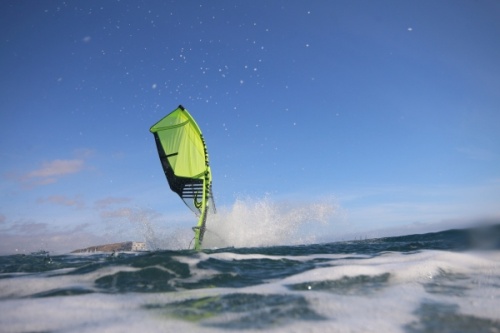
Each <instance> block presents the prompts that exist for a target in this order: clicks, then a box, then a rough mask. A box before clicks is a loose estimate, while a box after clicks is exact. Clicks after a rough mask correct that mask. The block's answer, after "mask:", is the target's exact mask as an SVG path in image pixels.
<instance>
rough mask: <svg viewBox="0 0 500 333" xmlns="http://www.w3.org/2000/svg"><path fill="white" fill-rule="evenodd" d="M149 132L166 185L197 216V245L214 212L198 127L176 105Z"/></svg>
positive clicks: (201, 240) (209, 176) (203, 142)
mask: <svg viewBox="0 0 500 333" xmlns="http://www.w3.org/2000/svg"><path fill="white" fill-rule="evenodd" d="M150 132H151V133H153V135H154V137H155V141H156V147H157V149H158V155H159V156H160V161H161V165H162V167H163V171H164V172H165V176H166V177H167V181H168V184H169V185H170V189H171V190H172V191H174V192H175V193H177V194H178V195H179V196H180V197H181V199H182V200H183V201H184V203H185V204H186V205H187V206H188V207H189V208H190V209H191V210H192V211H193V212H194V213H195V214H196V216H198V224H197V225H196V227H194V228H193V230H194V234H195V236H194V248H195V250H200V249H201V244H202V242H203V236H204V234H205V230H206V221H207V213H208V211H209V210H212V211H213V212H214V213H215V205H214V201H213V196H212V173H211V170H210V165H209V163H208V152H207V146H206V144H205V140H204V139H203V135H202V134H201V130H200V128H199V126H198V124H196V122H195V121H194V119H193V117H192V116H191V115H190V114H189V112H188V111H187V110H186V109H185V108H184V107H183V106H182V105H179V107H177V109H175V110H174V111H172V112H171V113H169V114H168V115H166V116H165V117H164V118H162V119H161V120H160V121H158V122H157V123H156V124H154V125H153V126H152V127H151V129H150Z"/></svg>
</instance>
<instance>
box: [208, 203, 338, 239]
mask: <svg viewBox="0 0 500 333" xmlns="http://www.w3.org/2000/svg"><path fill="white" fill-rule="evenodd" d="M337 208H338V205H337V204H336V203H335V201H334V200H333V199H326V200H324V201H321V202H315V203H288V202H274V201H272V200H271V199H270V198H268V197H265V198H263V199H252V198H246V199H238V200H236V202H235V203H234V204H233V205H232V206H231V207H222V208H219V209H218V211H217V214H215V215H211V216H210V217H209V220H208V223H207V225H208V227H207V232H206V233H205V238H204V241H203V247H205V248H214V247H229V246H234V247H260V246H277V245H296V244H311V243H314V242H315V241H316V239H317V237H318V236H319V235H320V234H321V233H322V229H323V228H324V227H326V226H327V225H328V224H329V222H330V221H331V220H332V219H333V218H334V217H335V215H336V212H337Z"/></svg>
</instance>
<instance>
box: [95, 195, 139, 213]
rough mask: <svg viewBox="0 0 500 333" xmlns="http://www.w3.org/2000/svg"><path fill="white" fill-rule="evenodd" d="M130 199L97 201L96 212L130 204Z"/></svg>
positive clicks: (112, 198)
mask: <svg viewBox="0 0 500 333" xmlns="http://www.w3.org/2000/svg"><path fill="white" fill-rule="evenodd" d="M131 200H132V199H130V198H125V197H106V198H104V199H100V200H97V201H96V202H95V207H96V208H97V209H98V210H103V209H108V208H109V207H110V206H113V205H118V204H123V203H127V202H130V201H131Z"/></svg>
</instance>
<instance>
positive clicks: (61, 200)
mask: <svg viewBox="0 0 500 333" xmlns="http://www.w3.org/2000/svg"><path fill="white" fill-rule="evenodd" d="M38 202H39V203H51V204H55V205H61V206H66V207H75V208H84V207H85V203H84V201H83V199H82V198H81V197H79V196H76V197H74V198H71V197H68V196H65V195H51V196H49V197H46V198H40V199H38Z"/></svg>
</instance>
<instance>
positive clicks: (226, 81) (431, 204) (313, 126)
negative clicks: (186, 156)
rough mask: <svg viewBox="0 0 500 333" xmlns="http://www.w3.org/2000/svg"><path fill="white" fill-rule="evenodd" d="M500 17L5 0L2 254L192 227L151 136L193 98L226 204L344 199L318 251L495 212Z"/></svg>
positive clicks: (412, 6) (457, 7)
mask: <svg viewBox="0 0 500 333" xmlns="http://www.w3.org/2000/svg"><path fill="white" fill-rule="evenodd" d="M498 17H500V4H499V3H498V2H497V1H479V2H477V1H438V2H436V1H289V0H287V1H285V0H283V1H262V0H257V1H229V0H228V1H105V2H103V1H2V2H1V3H0V22H1V23H0V25H1V29H0V43H1V51H0V57H1V61H0V69H1V73H2V74H1V75H0V88H1V89H0V112H1V113H0V117H1V118H0V120H1V121H0V133H1V134H0V135H1V140H0V154H1V155H0V156H1V159H2V163H1V164H0V177H1V178H0V189H1V191H0V231H1V232H0V238H1V239H0V243H2V245H0V252H2V253H13V252H15V251H18V252H19V251H31V250H37V249H42V248H43V249H47V250H54V251H68V250H72V249H74V248H75V247H84V246H90V245H95V243H101V242H110V241H125V240H132V239H131V238H136V239H134V240H141V239H140V238H141V237H143V236H142V235H141V232H142V231H140V230H139V229H141V228H142V227H137V226H138V225H142V226H144V225H148V228H152V229H155V230H157V232H156V234H157V235H158V234H161V233H160V231H159V230H162V228H164V227H165V228H170V227H176V228H177V227H178V228H186V229H189V227H190V226H191V225H192V224H194V223H195V218H194V217H193V216H192V215H191V213H190V212H189V211H188V210H187V208H186V207H185V206H184V205H183V204H182V202H181V201H180V199H178V198H177V197H176V196H175V194H173V193H171V192H170V191H169V189H168V185H167V183H166V180H165V179H164V175H163V172H162V170H161V166H160V163H159V160H158V156H157V153H156V148H155V144H154V140H153V136H152V135H151V134H150V133H149V127H150V126H151V125H153V124H154V123H155V122H156V121H158V120H159V119H160V118H161V117H163V116H164V115H166V114H167V113H169V112H170V111H172V110H173V109H175V108H176V107H177V105H179V104H182V105H184V106H185V107H186V108H187V109H188V110H189V111H190V112H191V114H192V115H193V116H194V117H195V119H196V120H197V121H198V124H199V125H200V127H201V129H202V131H203V132H204V136H205V138H206V141H207V145H208V149H209V153H210V159H211V165H212V171H213V179H214V185H213V186H214V191H215V196H216V197H215V198H216V204H217V206H218V207H220V208H222V210H224V209H226V210H231V209H232V208H231V207H233V205H234V204H235V202H236V201H237V200H240V199H241V198H246V199H245V200H248V198H250V199H249V200H253V201H259V200H264V199H263V198H266V199H265V200H271V201H272V202H276V203H278V204H281V203H282V202H288V203H290V202H292V203H293V204H294V205H296V206H300V205H304V204H310V203H313V202H316V201H320V200H325V198H330V199H329V200H331V201H332V202H333V205H334V206H335V210H336V212H335V213H333V214H332V216H331V220H332V221H330V222H329V223H328V225H327V227H322V229H321V230H320V229H318V232H321V237H322V238H321V240H322V241H328V240H336V239H342V238H345V237H352V235H357V234H359V235H367V234H368V235H371V234H373V233H371V232H372V231H373V230H392V232H393V233H398V232H399V233H405V232H408V231H418V232H425V231H432V230H435V229H437V228H439V227H441V228H444V227H448V226H453V225H454V223H455V225H461V224H462V223H465V222H470V221H473V220H476V219H479V218H485V217H493V218H498V216H499V215H500V206H499V205H498V203H499V202H500V60H499V59H500V43H498V36H499V35H500V22H499V21H498ZM137 221H139V222H137ZM339 221H340V222H339ZM464 221H465V222H464ZM234 223H238V221H234ZM168 232H169V231H168V230H167V231H164V234H165V233H166V234H168ZM349 235H350V236H349Z"/></svg>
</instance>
